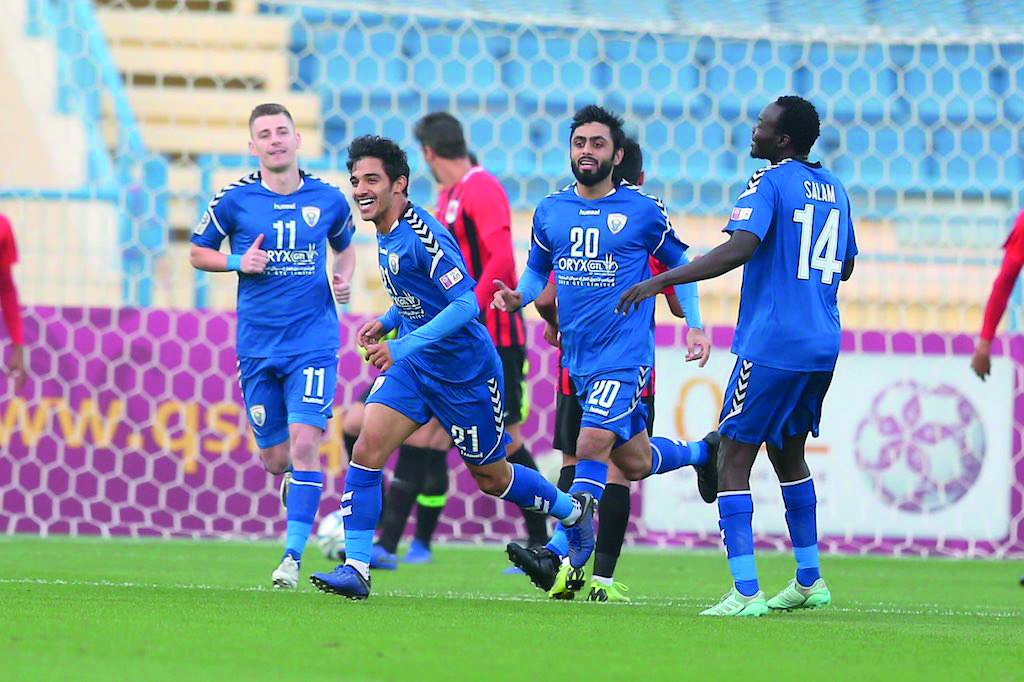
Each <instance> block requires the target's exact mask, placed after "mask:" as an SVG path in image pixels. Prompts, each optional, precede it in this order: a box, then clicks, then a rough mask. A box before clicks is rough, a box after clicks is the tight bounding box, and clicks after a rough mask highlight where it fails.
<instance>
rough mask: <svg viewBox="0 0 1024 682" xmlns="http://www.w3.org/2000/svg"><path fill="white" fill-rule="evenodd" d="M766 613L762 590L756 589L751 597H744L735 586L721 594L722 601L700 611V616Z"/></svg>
mask: <svg viewBox="0 0 1024 682" xmlns="http://www.w3.org/2000/svg"><path fill="white" fill-rule="evenodd" d="M766 613H768V604H766V603H765V601H764V592H762V591H761V590H758V591H757V594H755V595H754V596H752V597H745V596H743V595H742V594H740V593H739V590H737V589H736V588H735V587H733V588H732V589H731V590H729V591H728V592H726V593H725V595H723V596H722V601H720V602H718V603H717V604H715V605H714V606H712V607H711V608H709V609H704V610H703V611H701V612H700V615H702V616H763V615H764V614H766Z"/></svg>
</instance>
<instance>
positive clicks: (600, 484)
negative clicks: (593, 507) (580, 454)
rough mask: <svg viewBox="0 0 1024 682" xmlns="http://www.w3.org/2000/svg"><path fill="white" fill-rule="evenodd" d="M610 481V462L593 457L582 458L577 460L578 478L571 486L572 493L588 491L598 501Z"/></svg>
mask: <svg viewBox="0 0 1024 682" xmlns="http://www.w3.org/2000/svg"><path fill="white" fill-rule="evenodd" d="M607 482H608V463H607V462H598V461H597V460H593V459H581V460H579V461H578V462H576V478H575V479H574V480H573V482H572V487H571V488H569V492H570V493H581V492H587V493H590V494H591V495H593V496H594V499H595V500H597V501H598V502H600V501H601V495H602V494H603V493H604V486H605V484H606V483H607Z"/></svg>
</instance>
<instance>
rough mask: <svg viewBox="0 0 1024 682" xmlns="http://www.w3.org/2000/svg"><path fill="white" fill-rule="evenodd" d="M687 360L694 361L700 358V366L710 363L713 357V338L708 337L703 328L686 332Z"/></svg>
mask: <svg viewBox="0 0 1024 682" xmlns="http://www.w3.org/2000/svg"><path fill="white" fill-rule="evenodd" d="M686 351H687V352H686V361H687V362H693V361H694V360H700V363H698V365H697V366H698V367H703V366H704V365H706V364H708V358H709V357H711V339H709V338H708V337H707V335H706V334H705V333H704V330H703V329H693V328H692V327H691V328H690V329H689V330H688V331H687V332H686Z"/></svg>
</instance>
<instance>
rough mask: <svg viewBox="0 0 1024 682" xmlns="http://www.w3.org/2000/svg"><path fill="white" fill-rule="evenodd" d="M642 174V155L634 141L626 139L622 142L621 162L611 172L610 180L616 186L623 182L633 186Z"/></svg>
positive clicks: (629, 138)
mask: <svg viewBox="0 0 1024 682" xmlns="http://www.w3.org/2000/svg"><path fill="white" fill-rule="evenodd" d="M643 172H644V153H643V151H642V150H641V149H640V145H639V144H638V143H637V141H636V140H634V139H633V138H632V137H627V138H626V139H625V140H624V141H623V142H622V161H620V162H619V165H618V166H616V167H615V168H614V169H613V170H612V180H614V181H615V183H616V184H618V183H620V182H622V181H623V180H625V181H626V182H628V183H629V184H631V185H635V184H636V183H637V181H638V180H640V174H641V173H643Z"/></svg>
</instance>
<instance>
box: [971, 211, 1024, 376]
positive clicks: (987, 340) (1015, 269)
mask: <svg viewBox="0 0 1024 682" xmlns="http://www.w3.org/2000/svg"><path fill="white" fill-rule="evenodd" d="M1003 249H1004V250H1005V254H1004V255H1003V265H1002V267H1000V268H999V274H998V275H996V281H995V282H994V283H993V284H992V293H991V294H990V295H989V297H988V305H986V306H985V319H984V321H983V322H982V326H981V337H980V338H979V339H978V347H977V348H976V349H975V351H974V357H972V358H971V369H973V370H974V373H975V374H977V375H978V376H979V377H980V378H981V379H982V380H984V379H985V377H987V376H988V374H989V372H990V371H991V369H992V360H991V358H992V339H993V338H995V335H996V327H998V326H999V320H1001V319H1002V317H1003V313H1004V312H1005V311H1006V303H1007V301H1008V300H1009V299H1010V294H1011V293H1013V287H1014V284H1016V282H1017V277H1018V276H1019V275H1020V270H1021V266H1024V211H1022V212H1021V213H1020V214H1019V215H1018V216H1017V220H1016V221H1014V223H1013V230H1011V231H1010V236H1009V237H1007V238H1006V242H1005V243H1004V244H1003Z"/></svg>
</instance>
